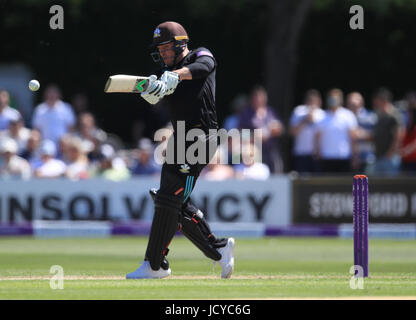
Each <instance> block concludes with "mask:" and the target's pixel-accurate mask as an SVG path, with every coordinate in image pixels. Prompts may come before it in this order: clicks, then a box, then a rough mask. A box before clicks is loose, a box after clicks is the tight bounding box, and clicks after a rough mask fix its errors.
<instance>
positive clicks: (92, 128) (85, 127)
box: [75, 112, 107, 153]
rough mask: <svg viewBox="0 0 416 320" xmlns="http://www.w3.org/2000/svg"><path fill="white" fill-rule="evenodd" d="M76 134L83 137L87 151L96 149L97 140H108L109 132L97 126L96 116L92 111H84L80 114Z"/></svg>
mask: <svg viewBox="0 0 416 320" xmlns="http://www.w3.org/2000/svg"><path fill="white" fill-rule="evenodd" d="M75 135H77V136H78V137H80V138H81V139H82V143H83V145H84V150H85V151H86V152H87V153H90V152H93V151H94V149H95V145H96V143H97V142H104V141H105V140H107V134H106V133H105V132H104V131H103V130H101V129H100V128H98V127H97V125H96V121H95V117H94V115H93V114H92V113H90V112H82V113H80V114H79V116H78V126H77V130H76V132H75ZM98 144H100V143H98Z"/></svg>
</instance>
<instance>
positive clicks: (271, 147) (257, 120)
mask: <svg viewBox="0 0 416 320" xmlns="http://www.w3.org/2000/svg"><path fill="white" fill-rule="evenodd" d="M267 99H268V97H267V92H266V90H265V89H264V88H263V87H261V86H256V87H255V88H254V89H253V90H252V92H251V95H250V105H249V106H248V107H247V108H245V109H244V111H243V112H242V114H241V116H240V120H239V129H251V130H254V129H262V138H263V145H262V160H263V162H264V163H265V164H267V166H268V167H269V168H270V170H271V171H272V172H273V173H281V172H282V171H283V164H282V159H281V156H280V152H279V148H278V145H277V139H276V138H277V137H279V136H280V135H281V134H282V133H283V131H284V127H283V124H282V123H281V121H280V120H279V119H278V118H277V116H276V115H275V113H274V111H273V109H272V108H271V107H270V106H268V105H267Z"/></svg>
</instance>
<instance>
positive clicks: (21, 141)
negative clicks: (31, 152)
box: [0, 128, 30, 155]
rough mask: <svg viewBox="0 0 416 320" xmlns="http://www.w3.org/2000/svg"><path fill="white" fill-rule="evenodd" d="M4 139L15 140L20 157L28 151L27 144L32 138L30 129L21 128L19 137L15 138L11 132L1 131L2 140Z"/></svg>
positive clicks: (0, 137)
mask: <svg viewBox="0 0 416 320" xmlns="http://www.w3.org/2000/svg"><path fill="white" fill-rule="evenodd" d="M2 138H10V139H13V140H14V141H15V142H16V143H17V148H18V150H17V154H19V155H20V154H21V153H22V152H23V151H24V150H25V149H26V146H27V142H28V140H29V138H30V129H28V128H20V129H19V132H18V133H17V136H13V135H12V133H11V132H10V130H2V131H0V139H2Z"/></svg>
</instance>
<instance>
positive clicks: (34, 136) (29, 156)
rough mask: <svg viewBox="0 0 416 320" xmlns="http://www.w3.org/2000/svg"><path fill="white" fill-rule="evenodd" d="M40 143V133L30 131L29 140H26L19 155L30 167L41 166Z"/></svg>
mask: <svg viewBox="0 0 416 320" xmlns="http://www.w3.org/2000/svg"><path fill="white" fill-rule="evenodd" d="M40 143H41V136H40V132H39V131H37V130H31V131H30V136H29V139H28V140H27V144H26V148H25V149H24V150H23V152H22V153H21V157H22V158H24V159H26V160H27V161H29V163H30V166H31V167H32V169H33V168H37V167H38V166H39V165H40V164H41V159H40V155H39V154H40V152H39V147H40Z"/></svg>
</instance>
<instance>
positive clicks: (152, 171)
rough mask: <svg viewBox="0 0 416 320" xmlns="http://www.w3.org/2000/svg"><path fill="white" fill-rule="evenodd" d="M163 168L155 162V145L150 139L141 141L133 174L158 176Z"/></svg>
mask: <svg viewBox="0 0 416 320" xmlns="http://www.w3.org/2000/svg"><path fill="white" fill-rule="evenodd" d="M160 171H161V167H160V166H159V165H157V164H156V163H155V161H154V160H153V143H152V141H151V140H150V139H148V138H142V139H140V141H139V145H138V150H137V152H136V156H135V159H134V161H133V166H132V168H131V173H132V174H133V175H157V174H159V173H160Z"/></svg>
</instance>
